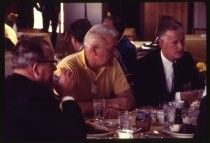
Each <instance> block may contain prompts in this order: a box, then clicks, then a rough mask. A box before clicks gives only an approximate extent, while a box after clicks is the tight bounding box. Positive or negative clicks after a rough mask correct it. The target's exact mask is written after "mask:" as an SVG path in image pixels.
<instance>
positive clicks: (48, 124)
mask: <svg viewBox="0 0 210 143" xmlns="http://www.w3.org/2000/svg"><path fill="white" fill-rule="evenodd" d="M54 62H55V61H54V60H53V51H52V48H51V47H50V45H49V43H47V42H46V41H44V40H42V39H39V38H33V37H31V38H23V39H22V40H21V41H19V42H18V43H17V45H16V47H15V50H14V53H13V74H12V75H10V76H8V77H7V78H6V80H5V131H6V137H7V139H12V140H13V139H15V140H21V139H23V140H27V139H30V140H40V139H47V140H61V139H85V138H86V127H85V122H84V119H83V116H82V114H81V110H80V107H79V106H78V104H77V102H75V101H74V97H72V96H70V95H71V92H72V90H73V88H74V87H75V79H74V77H73V75H72V74H71V73H70V72H69V71H67V70H65V69H61V74H60V77H59V79H58V80H57V82H56V83H54V84H53V71H54V70H55V66H54ZM52 87H54V88H56V89H57V91H58V93H59V95H60V100H56V98H55V97H54V95H53V92H52ZM59 105H60V108H61V109H62V110H61V109H60V108H59Z"/></svg>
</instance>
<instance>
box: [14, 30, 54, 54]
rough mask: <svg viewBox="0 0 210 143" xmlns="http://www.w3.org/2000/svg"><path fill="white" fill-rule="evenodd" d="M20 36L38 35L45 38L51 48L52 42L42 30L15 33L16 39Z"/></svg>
mask: <svg viewBox="0 0 210 143" xmlns="http://www.w3.org/2000/svg"><path fill="white" fill-rule="evenodd" d="M21 36H26V37H40V38H42V39H44V40H46V41H47V42H48V43H49V44H50V47H51V48H52V49H53V46H52V42H51V40H50V36H49V34H48V33H44V32H18V33H17V37H18V39H20V38H21ZM53 51H54V49H53Z"/></svg>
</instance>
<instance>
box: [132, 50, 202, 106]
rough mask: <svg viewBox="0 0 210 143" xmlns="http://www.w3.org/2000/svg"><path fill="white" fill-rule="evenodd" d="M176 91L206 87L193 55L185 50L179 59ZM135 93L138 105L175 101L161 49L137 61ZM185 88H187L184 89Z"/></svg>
mask: <svg viewBox="0 0 210 143" xmlns="http://www.w3.org/2000/svg"><path fill="white" fill-rule="evenodd" d="M176 63H177V73H176V81H177V84H176V89H175V92H178V91H184V90H186V87H188V88H190V89H196V88H197V89H200V88H204V82H203V81H201V80H200V79H199V75H198V72H197V70H196V68H195V64H194V62H193V59H192V56H191V55H190V54H189V53H187V52H185V53H184V56H183V57H182V58H181V59H179V60H177V62H176ZM134 80H135V81H134V95H135V98H136V102H137V106H145V105H150V106H157V105H158V104H159V103H162V102H165V101H173V100H174V98H175V95H174V93H168V91H167V86H166V79H165V73H164V69H163V63H162V60H161V55H160V50H157V51H155V52H152V53H150V54H148V55H146V56H145V57H143V58H141V59H139V60H138V61H137V68H136V71H135V74H134ZM184 88H185V89H184Z"/></svg>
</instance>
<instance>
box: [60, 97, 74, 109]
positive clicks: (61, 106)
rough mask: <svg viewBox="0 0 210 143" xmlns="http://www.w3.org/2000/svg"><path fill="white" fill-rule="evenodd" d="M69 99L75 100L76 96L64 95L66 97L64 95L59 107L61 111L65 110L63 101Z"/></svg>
mask: <svg viewBox="0 0 210 143" xmlns="http://www.w3.org/2000/svg"><path fill="white" fill-rule="evenodd" d="M67 100H72V101H75V99H74V97H72V96H64V97H62V99H61V102H60V105H59V108H60V109H61V111H63V104H62V103H63V102H65V101H67Z"/></svg>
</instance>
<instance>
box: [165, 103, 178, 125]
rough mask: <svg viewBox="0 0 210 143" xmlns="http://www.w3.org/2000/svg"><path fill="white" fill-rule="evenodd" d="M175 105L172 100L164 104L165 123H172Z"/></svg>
mask: <svg viewBox="0 0 210 143" xmlns="http://www.w3.org/2000/svg"><path fill="white" fill-rule="evenodd" d="M175 111H176V106H174V104H173V103H172V102H169V103H167V104H165V105H164V113H165V115H166V124H168V125H171V124H174V120H175Z"/></svg>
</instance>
